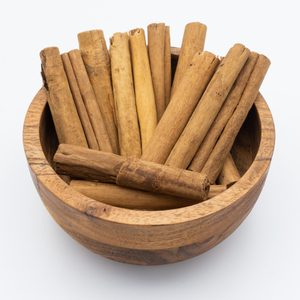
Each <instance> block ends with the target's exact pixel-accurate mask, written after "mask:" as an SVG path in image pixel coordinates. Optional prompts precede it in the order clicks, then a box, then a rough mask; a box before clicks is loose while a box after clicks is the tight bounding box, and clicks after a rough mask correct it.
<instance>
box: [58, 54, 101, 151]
mask: <svg viewBox="0 0 300 300" xmlns="http://www.w3.org/2000/svg"><path fill="white" fill-rule="evenodd" d="M61 58H62V61H63V65H64V68H65V72H66V75H67V78H68V81H69V85H70V89H71V92H72V95H73V99H74V102H75V105H76V108H77V112H78V115H79V117H80V121H81V124H82V127H83V130H84V133H85V136H86V139H87V142H88V145H89V148H91V149H94V150H99V147H98V143H97V140H96V136H95V133H94V130H93V127H92V124H91V121H90V118H89V116H88V113H87V111H86V108H85V105H84V103H83V100H82V97H81V94H80V90H79V87H78V83H77V80H76V77H75V74H74V71H73V68H72V65H71V62H70V58H69V55H68V53H63V54H61Z"/></svg>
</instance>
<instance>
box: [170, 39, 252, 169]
mask: <svg viewBox="0 0 300 300" xmlns="http://www.w3.org/2000/svg"><path fill="white" fill-rule="evenodd" d="M249 54H250V51H249V49H247V48H245V46H243V45H241V44H235V45H234V46H233V47H232V48H231V49H230V50H229V51H228V53H227V54H226V56H225V58H224V59H223V61H222V62H221V64H220V65H219V67H218V69H217V70H216V72H215V74H214V76H213V77H212V79H211V81H210V82H209V84H208V86H207V88H206V90H205V92H204V94H203V95H202V97H201V99H200V101H199V104H198V105H197V107H196V109H195V111H194V113H193V115H192V116H191V118H190V120H189V122H188V123H187V125H186V127H185V128H184V130H183V132H182V134H181V136H180V138H179V139H178V141H177V143H176V144H175V146H174V148H173V149H172V151H171V153H170V155H169V157H168V159H167V161H166V165H168V166H173V167H177V168H182V169H186V168H187V167H188V166H189V164H190V162H191V160H192V159H193V157H194V156H195V154H196V152H197V150H198V148H199V146H200V144H201V143H202V141H203V139H204V137H205V135H206V134H207V132H208V130H209V128H210V126H211V124H212V122H213V121H214V119H215V117H216V116H217V114H218V112H219V110H220V109H221V107H222V105H223V103H224V101H225V99H226V97H227V95H228V93H229V91H230V89H231V87H232V85H233V84H234V82H235V80H236V78H237V76H238V74H239V73H240V71H241V69H242V68H243V66H244V65H245V63H246V61H247V59H248V57H249ZM180 87H181V85H180ZM171 102H172V101H171Z"/></svg>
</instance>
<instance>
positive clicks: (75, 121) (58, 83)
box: [40, 47, 88, 147]
mask: <svg viewBox="0 0 300 300" xmlns="http://www.w3.org/2000/svg"><path fill="white" fill-rule="evenodd" d="M40 58H41V63H42V76H43V80H44V85H45V88H46V90H47V94H48V95H47V96H48V97H47V98H48V99H47V100H48V104H49V107H50V111H51V115H52V119H53V122H54V126H55V130H56V134H57V137H58V141H59V143H66V144H73V145H79V146H82V147H88V144H87V141H86V138H85V134H84V131H83V128H82V125H81V122H80V119H79V116H78V113H77V110H76V106H75V103H74V100H73V97H72V93H71V90H70V87H69V83H68V79H67V76H66V74H65V70H64V66H63V62H62V59H61V56H60V53H59V49H58V48H57V47H49V48H45V49H44V50H42V51H41V52H40Z"/></svg>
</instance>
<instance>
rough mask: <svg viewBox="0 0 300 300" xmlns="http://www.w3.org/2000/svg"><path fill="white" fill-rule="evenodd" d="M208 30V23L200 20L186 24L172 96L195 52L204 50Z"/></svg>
mask: <svg viewBox="0 0 300 300" xmlns="http://www.w3.org/2000/svg"><path fill="white" fill-rule="evenodd" d="M206 31H207V27H206V25H204V24H201V23H199V22H192V23H188V24H187V25H186V26H185V30H184V34H183V39H182V43H181V50H180V55H179V58H178V64H177V68H176V72H175V76H174V80H173V84H172V88H171V98H172V96H173V95H174V92H175V90H176V89H177V87H178V86H179V83H180V81H181V79H182V78H183V76H184V74H185V71H186V69H187V67H188V66H189V64H190V62H191V60H192V58H193V56H194V55H195V53H197V52H202V51H203V49H204V43H205V37H206Z"/></svg>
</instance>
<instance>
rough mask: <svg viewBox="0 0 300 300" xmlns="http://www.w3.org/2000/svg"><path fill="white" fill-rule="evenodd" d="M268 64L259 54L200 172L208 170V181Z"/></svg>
mask: <svg viewBox="0 0 300 300" xmlns="http://www.w3.org/2000/svg"><path fill="white" fill-rule="evenodd" d="M270 64H271V62H270V60H269V59H268V58H267V57H266V56H264V55H262V54H260V55H259V57H258V59H257V61H256V64H255V66H254V69H253V71H252V73H251V76H250V78H249V81H248V83H247V85H246V87H245V90H244V92H243V95H242V98H241V100H240V102H239V104H238V106H237V108H236V110H235V111H234V113H233V114H232V116H231V118H230V119H229V121H228V123H227V125H226V127H225V128H224V131H223V132H222V134H221V136H220V138H219V140H218V142H217V144H216V145H215V147H214V149H213V151H212V153H211V155H210V156H209V158H208V160H207V162H206V164H205V166H204V167H203V169H202V172H208V173H206V174H208V176H209V180H210V182H214V181H215V180H216V179H217V177H218V175H219V173H220V171H221V169H222V166H223V165H224V162H225V159H226V157H227V155H228V153H229V152H230V150H231V147H232V145H233V143H234V140H235V138H236V136H237V134H238V132H239V130H240V128H241V126H242V125H243V123H244V121H245V119H246V117H247V115H248V112H249V110H250V109H251V107H252V105H253V103H254V101H255V99H256V97H257V96H258V92H259V88H260V86H261V84H262V82H263V79H264V77H265V75H266V73H267V71H268V69H269V66H270Z"/></svg>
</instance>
